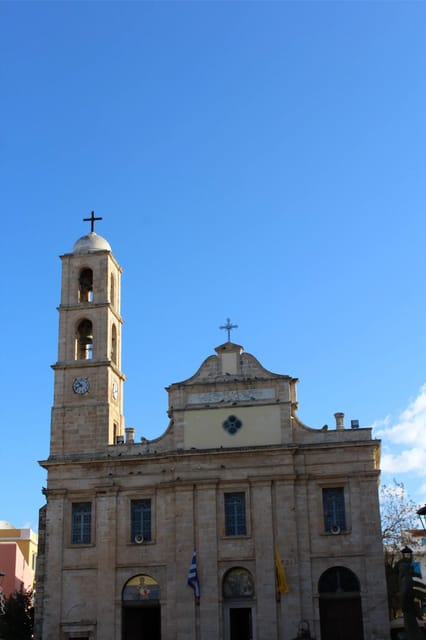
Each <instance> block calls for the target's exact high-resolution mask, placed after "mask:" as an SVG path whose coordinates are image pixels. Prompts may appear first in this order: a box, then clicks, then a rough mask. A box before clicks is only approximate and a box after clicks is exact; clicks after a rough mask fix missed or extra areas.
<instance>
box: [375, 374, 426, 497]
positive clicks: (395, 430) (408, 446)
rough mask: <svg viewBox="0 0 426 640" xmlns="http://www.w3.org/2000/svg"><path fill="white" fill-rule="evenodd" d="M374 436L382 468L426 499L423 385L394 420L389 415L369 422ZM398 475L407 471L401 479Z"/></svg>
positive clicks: (425, 385) (424, 387)
mask: <svg viewBox="0 0 426 640" xmlns="http://www.w3.org/2000/svg"><path fill="white" fill-rule="evenodd" d="M372 427H373V429H374V435H375V437H377V438H380V439H381V440H382V460H381V468H382V471H383V472H384V473H387V474H392V475H393V476H394V477H396V478H397V479H398V480H402V481H403V482H404V483H405V484H406V485H407V487H408V489H409V493H410V494H412V496H413V494H416V496H423V500H424V499H425V498H426V483H422V482H421V480H420V479H423V478H424V476H425V475H426V384H424V385H423V386H422V387H421V389H420V391H419V393H418V395H417V396H416V397H415V398H414V399H413V400H411V401H410V403H409V404H408V406H407V408H406V409H404V411H402V413H401V415H400V416H399V418H398V420H397V421H396V422H395V421H394V420H392V417H391V416H387V417H386V418H384V419H383V420H378V421H376V422H375V423H374V424H373V425H372ZM399 474H409V477H408V478H400V475H399Z"/></svg>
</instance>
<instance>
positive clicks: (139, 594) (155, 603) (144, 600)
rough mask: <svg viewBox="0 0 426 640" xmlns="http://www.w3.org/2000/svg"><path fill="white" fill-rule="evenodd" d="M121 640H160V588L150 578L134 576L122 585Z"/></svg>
mask: <svg viewBox="0 0 426 640" xmlns="http://www.w3.org/2000/svg"><path fill="white" fill-rule="evenodd" d="M122 639H123V640H161V607H160V586H159V584H158V582H157V581H156V580H155V579H154V578H152V577H151V576H148V575H143V574H141V575H138V576H134V577H133V578H130V580H128V581H127V582H126V584H125V585H124V588H123V594H122Z"/></svg>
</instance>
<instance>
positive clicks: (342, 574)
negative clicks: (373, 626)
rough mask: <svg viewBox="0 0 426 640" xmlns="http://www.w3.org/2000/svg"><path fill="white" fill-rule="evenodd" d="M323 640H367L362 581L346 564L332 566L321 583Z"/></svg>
mask: <svg viewBox="0 0 426 640" xmlns="http://www.w3.org/2000/svg"><path fill="white" fill-rule="evenodd" d="M318 592H319V596H320V598H319V610H320V624H321V640H364V630H363V621H362V607H361V595H360V587H359V580H358V578H357V576H356V575H355V574H354V573H353V571H350V569H346V568H345V567H331V568H330V569H327V571H324V573H323V574H322V576H321V577H320V579H319V582H318Z"/></svg>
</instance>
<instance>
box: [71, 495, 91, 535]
mask: <svg viewBox="0 0 426 640" xmlns="http://www.w3.org/2000/svg"><path fill="white" fill-rule="evenodd" d="M91 539H92V503H91V502H73V505H72V524H71V544H90V542H91Z"/></svg>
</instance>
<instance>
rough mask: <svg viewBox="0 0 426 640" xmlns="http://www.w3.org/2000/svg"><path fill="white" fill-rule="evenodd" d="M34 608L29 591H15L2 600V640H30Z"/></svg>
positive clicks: (0, 621) (0, 633) (0, 635)
mask: <svg viewBox="0 0 426 640" xmlns="http://www.w3.org/2000/svg"><path fill="white" fill-rule="evenodd" d="M33 623H34V607H33V594H32V592H31V591H26V592H23V593H20V592H18V591H15V593H12V594H11V595H10V596H9V597H8V598H5V600H4V613H3V615H0V638H1V639H2V640H31V638H32V637H33Z"/></svg>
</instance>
